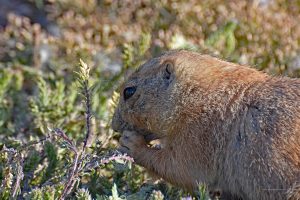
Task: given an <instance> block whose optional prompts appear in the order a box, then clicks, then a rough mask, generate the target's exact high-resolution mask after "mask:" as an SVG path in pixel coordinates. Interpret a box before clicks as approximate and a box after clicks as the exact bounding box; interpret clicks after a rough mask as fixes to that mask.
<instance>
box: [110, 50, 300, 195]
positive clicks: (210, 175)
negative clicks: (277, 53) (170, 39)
mask: <svg viewBox="0 0 300 200" xmlns="http://www.w3.org/2000/svg"><path fill="white" fill-rule="evenodd" d="M166 63H172V65H173V67H171V69H168V71H170V70H171V76H170V78H169V79H166V78H164V77H165V76H166V73H167V72H166V66H167V64H166ZM169 66H170V65H169ZM129 86H135V87H136V92H135V93H134V95H133V96H132V97H130V98H129V99H127V100H126V101H125V100H124V98H123V96H122V94H121V97H120V102H119V105H118V107H117V109H116V112H115V115H114V118H113V123H112V125H113V128H114V129H115V130H116V131H119V132H123V135H122V137H121V140H120V142H121V145H122V146H123V150H125V151H126V152H128V153H129V154H130V155H131V156H132V157H133V158H134V159H135V161H136V162H137V163H138V164H140V165H142V166H144V167H145V168H146V169H148V170H150V171H152V172H154V173H155V174H157V175H158V176H160V177H162V178H164V179H165V180H167V181H169V182H170V183H173V184H175V185H178V186H181V187H184V188H187V189H195V188H196V187H197V184H198V183H205V184H207V185H208V187H209V189H210V190H214V189H216V188H219V189H221V190H222V191H223V192H224V193H226V194H231V195H234V196H237V197H241V198H243V199H245V200H246V199H251V200H252V199H270V200H271V199H272V200H273V199H287V198H288V197H290V198H291V199H300V195H299V193H300V192H299V189H298V188H299V186H298V185H297V183H298V182H300V80H299V79H291V78H283V77H271V76H268V75H266V74H264V73H262V72H259V71H256V70H255V69H251V68H249V67H246V66H240V65H236V64H233V63H229V62H225V61H222V60H219V59H216V58H213V57H210V56H207V55H200V54H197V53H194V52H189V51H184V50H180V51H171V52H167V53H165V54H164V55H162V56H160V57H158V58H153V59H151V60H149V61H148V62H146V63H145V64H144V65H142V66H141V67H140V68H139V70H138V71H136V72H135V73H133V74H132V75H131V76H130V77H129V79H128V80H127V81H126V83H125V84H124V86H123V87H122V90H123V89H124V88H126V87H129ZM145 135H147V136H149V135H151V136H155V138H159V139H160V140H161V142H162V148H160V149H157V148H150V147H149V146H147V142H146V141H145V138H144V136H145ZM295 188H296V189H295Z"/></svg>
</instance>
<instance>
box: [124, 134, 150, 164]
mask: <svg viewBox="0 0 300 200" xmlns="http://www.w3.org/2000/svg"><path fill="white" fill-rule="evenodd" d="M120 145H121V147H120V149H119V150H120V151H121V152H123V153H127V154H128V155H129V156H131V157H133V158H134V159H137V158H138V157H139V155H140V154H141V152H142V150H143V149H144V148H145V147H147V144H146V141H145V138H144V136H143V135H141V134H138V133H137V132H135V131H124V132H123V134H122V137H121V138H120Z"/></svg>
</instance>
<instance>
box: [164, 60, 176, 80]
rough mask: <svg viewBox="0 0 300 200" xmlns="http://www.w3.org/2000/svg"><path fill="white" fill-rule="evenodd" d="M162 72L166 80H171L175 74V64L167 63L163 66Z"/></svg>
mask: <svg viewBox="0 0 300 200" xmlns="http://www.w3.org/2000/svg"><path fill="white" fill-rule="evenodd" d="M162 66H163V67H162V70H163V71H164V78H165V79H170V78H171V76H172V74H173V73H174V64H173V62H172V61H166V62H164V63H163V65H162Z"/></svg>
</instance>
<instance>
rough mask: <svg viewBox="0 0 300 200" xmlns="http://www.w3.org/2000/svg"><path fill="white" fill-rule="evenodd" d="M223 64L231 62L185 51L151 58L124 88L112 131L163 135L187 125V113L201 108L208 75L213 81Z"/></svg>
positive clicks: (208, 83)
mask: <svg viewBox="0 0 300 200" xmlns="http://www.w3.org/2000/svg"><path fill="white" fill-rule="evenodd" d="M222 65H228V63H226V62H223V61H220V60H218V59H215V58H212V57H210V56H205V55H201V54H198V53H195V52H189V51H185V50H179V51H170V52H167V53H165V54H163V55H161V56H160V57H157V58H152V59H150V60H149V61H147V62H146V63H145V64H143V65H142V66H140V67H139V69H138V70H137V71H135V72H134V73H133V74H132V75H131V76H130V77H129V78H128V80H126V81H125V84H124V85H123V86H122V87H121V90H120V101H119V105H118V107H117V108H116V111H115V114H114V117H113V122H112V127H113V129H114V130H116V131H119V132H122V131H124V130H126V129H133V130H137V131H141V132H142V133H145V134H146V133H147V132H148V133H156V134H158V135H159V136H164V135H166V134H168V133H171V132H172V131H174V129H177V128H178V127H182V126H184V123H186V121H187V119H186V118H187V114H188V113H189V111H187V110H190V111H191V112H193V110H194V109H195V108H200V107H201V106H199V104H198V103H199V102H200V101H201V100H200V99H201V98H200V96H201V93H202V92H203V91H205V90H206V88H207V87H208V86H209V85H210V81H208V80H207V78H208V76H209V79H214V78H213V77H214V74H215V73H218V70H219V69H220V68H219V67H220V66H222ZM227 68H228V70H230V67H227ZM212 81H213V80H212ZM196 105H197V106H196Z"/></svg>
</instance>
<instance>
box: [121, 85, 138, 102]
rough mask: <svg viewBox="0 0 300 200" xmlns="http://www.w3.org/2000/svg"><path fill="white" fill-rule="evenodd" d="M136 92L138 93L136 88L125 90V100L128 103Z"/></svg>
mask: <svg viewBox="0 0 300 200" xmlns="http://www.w3.org/2000/svg"><path fill="white" fill-rule="evenodd" d="M135 91H136V87H134V86H133V87H127V88H125V89H124V91H123V96H124V100H125V101H126V100H127V99H129V98H130V97H132V96H133V95H134V93H135Z"/></svg>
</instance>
